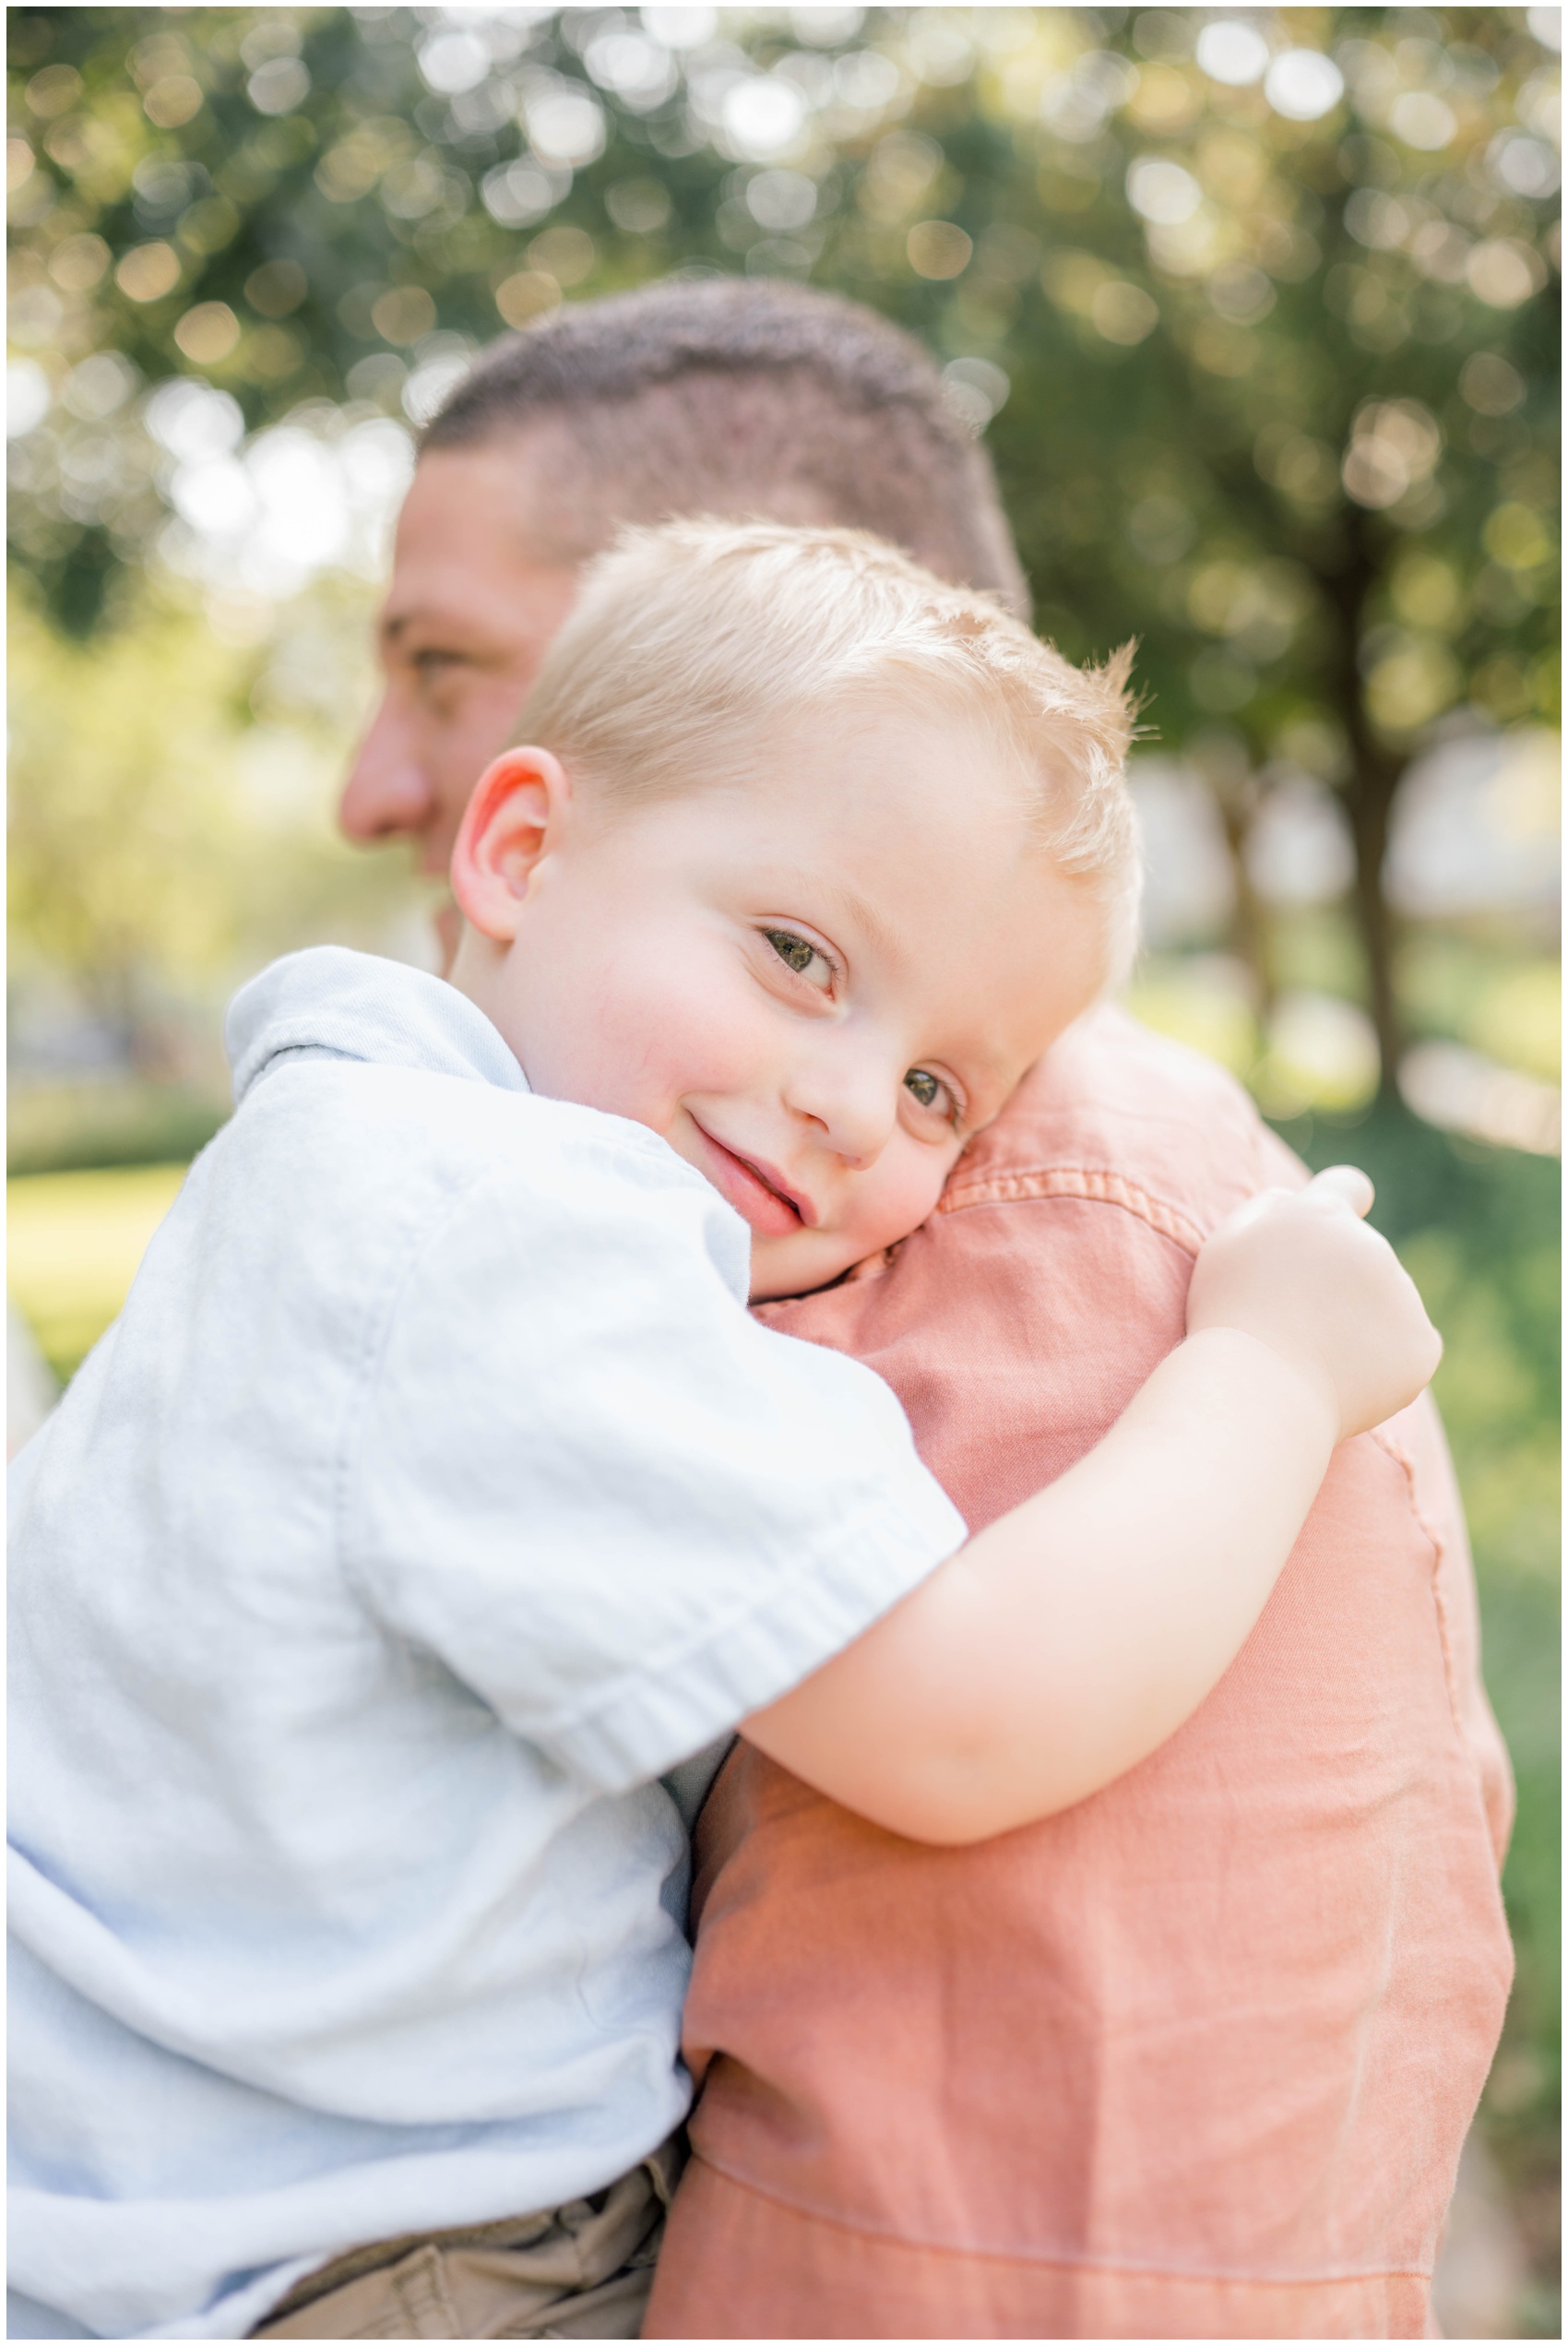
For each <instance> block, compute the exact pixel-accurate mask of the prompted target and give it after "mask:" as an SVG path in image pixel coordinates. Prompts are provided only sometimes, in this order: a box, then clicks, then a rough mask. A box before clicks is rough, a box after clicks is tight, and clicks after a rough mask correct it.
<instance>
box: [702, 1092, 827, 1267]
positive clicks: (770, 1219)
mask: <svg viewBox="0 0 1568 2346" xmlns="http://www.w3.org/2000/svg"><path fill="white" fill-rule="evenodd" d="M687 1113H688V1114H690V1113H691V1112H690V1110H688V1111H687ZM692 1122H693V1124H694V1125H696V1130H697V1133H698V1135H699V1136H700V1137H701V1139H702V1141H703V1144H704V1145H703V1156H704V1164H703V1168H702V1170H703V1171H704V1173H707V1176H708V1179H709V1180H710V1181H711V1182H712V1183H713V1185H714V1187H715V1188H716V1189H718V1190H719V1191H721V1192H722V1194H723V1195H724V1197H727V1198H728V1199H729V1201H730V1203H731V1205H732V1206H733V1207H734V1209H735V1210H736V1212H737V1213H738V1214H740V1215H742V1217H743V1218H744V1220H745V1221H748V1222H750V1224H751V1226H752V1228H753V1229H754V1231H755V1232H756V1233H757V1235H758V1237H759V1238H785V1237H788V1236H789V1234H790V1232H791V1231H794V1230H800V1229H801V1228H802V1226H803V1227H804V1228H806V1229H808V1230H809V1229H810V1228H811V1227H812V1226H813V1224H814V1222H815V1221H816V1209H815V1208H814V1206H813V1204H812V1201H811V1199H810V1198H809V1197H805V1196H804V1195H803V1194H802V1192H801V1191H800V1190H797V1189H792V1188H791V1187H790V1184H789V1183H788V1182H787V1181H786V1180H785V1178H784V1176H783V1174H782V1173H779V1172H778V1169H777V1167H776V1166H773V1165H770V1164H768V1163H767V1162H766V1161H765V1160H763V1159H760V1158H756V1157H742V1156H740V1155H738V1154H737V1152H736V1151H735V1150H734V1149H727V1148H726V1147H725V1145H724V1143H723V1142H722V1141H721V1140H716V1139H715V1138H714V1137H713V1135H712V1133H711V1132H709V1131H707V1129H706V1127H705V1126H703V1125H700V1124H697V1120H696V1118H695V1116H693V1117H692Z"/></svg>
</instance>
